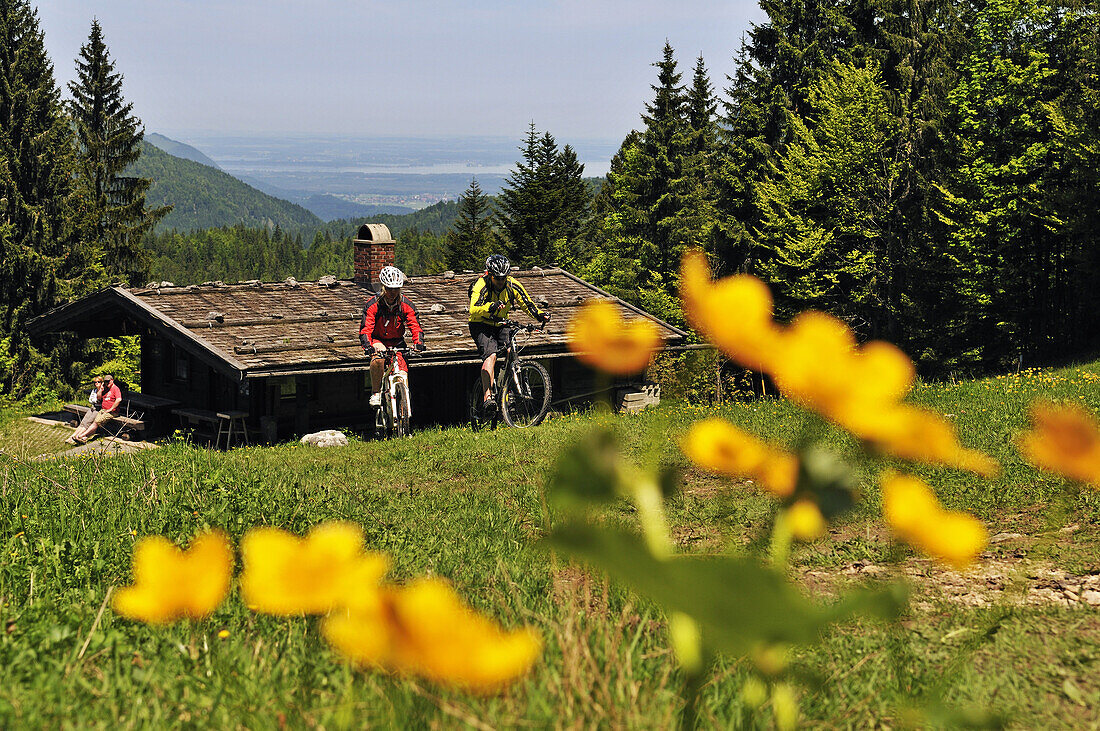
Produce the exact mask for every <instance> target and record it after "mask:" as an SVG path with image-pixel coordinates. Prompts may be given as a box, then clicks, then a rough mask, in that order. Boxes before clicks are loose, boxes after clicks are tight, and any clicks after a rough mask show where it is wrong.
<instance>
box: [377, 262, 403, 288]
mask: <svg viewBox="0 0 1100 731" xmlns="http://www.w3.org/2000/svg"><path fill="white" fill-rule="evenodd" d="M378 281H379V282H381V283H382V286H383V287H389V288H390V289H397V288H398V287H400V286H401V285H403V284H404V283H405V274H404V273H403V272H402V271H401V270H400V269H398V268H397V267H394V266H386V267H382V271H380V272H378Z"/></svg>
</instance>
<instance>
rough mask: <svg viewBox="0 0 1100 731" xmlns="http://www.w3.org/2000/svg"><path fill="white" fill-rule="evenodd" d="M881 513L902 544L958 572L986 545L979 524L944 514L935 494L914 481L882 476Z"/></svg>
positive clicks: (960, 515)
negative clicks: (908, 545)
mask: <svg viewBox="0 0 1100 731" xmlns="http://www.w3.org/2000/svg"><path fill="white" fill-rule="evenodd" d="M881 483H882V512H883V515H884V516H885V518H886V522H887V523H888V524H889V525H890V527H891V528H892V529H893V530H894V532H895V533H897V534H898V536H899V537H901V538H902V539H903V540H905V541H906V542H907V543H909V544H910V545H912V546H913V547H915V548H917V549H919V550H920V551H923V552H924V553H926V554H928V555H929V556H932V557H933V558H937V559H939V560H940V561H943V562H944V563H946V564H948V565H950V566H954V567H955V568H958V569H961V568H964V567H966V566H968V565H969V564H971V563H973V562H974V559H975V557H977V555H978V554H979V553H981V552H982V550H983V549H984V548H985V546H986V544H987V543H988V542H989V534H988V532H987V531H986V529H985V526H984V525H983V524H982V522H981V521H980V520H978V519H977V518H975V517H974V516H972V515H968V514H967V513H962V512H959V511H956V510H944V509H943V508H942V507H941V506H940V503H939V501H938V500H937V499H936V495H935V493H933V492H932V488H930V487H929V486H928V485H927V484H925V483H924V482H923V481H921V480H919V479H917V478H916V477H910V476H907V475H898V474H895V473H885V474H884V475H883V476H882V480H881Z"/></svg>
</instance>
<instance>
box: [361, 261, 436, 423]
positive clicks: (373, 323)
mask: <svg viewBox="0 0 1100 731" xmlns="http://www.w3.org/2000/svg"><path fill="white" fill-rule="evenodd" d="M378 281H380V282H381V283H382V291H381V292H380V293H379V294H376V295H374V297H372V298H371V299H370V301H369V302H367V306H366V307H364V308H363V319H362V320H361V321H360V323H359V342H361V343H362V344H363V351H364V352H366V351H368V350H370V351H372V353H371V362H370V387H371V397H370V405H371V406H381V405H382V393H381V389H382V353H383V352H385V351H386V349H387V348H404V347H406V344H405V328H406V326H407V327H408V328H409V332H410V333H412V339H413V348H414V349H415V350H418V351H419V350H424V344H423V342H421V337H422V335H423V330H421V328H420V321H419V320H418V319H417V317H416V308H415V307H413V306H412V304H411V303H410V302H409V301H408V300H407V299H405V298H404V297H403V296H402V295H401V287H402V286H404V284H405V275H404V273H402V271H401V270H400V269H398V268H397V267H393V266H387V267H382V271H380V272H379V273H378ZM397 369H398V370H400V371H401V372H402V373H408V372H409V368H408V365H407V364H406V363H405V359H404V358H403V357H402V356H401V354H400V353H398V354H397Z"/></svg>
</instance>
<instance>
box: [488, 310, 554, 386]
mask: <svg viewBox="0 0 1100 731" xmlns="http://www.w3.org/2000/svg"><path fill="white" fill-rule="evenodd" d="M501 325H504V326H507V328H508V348H507V349H506V350H505V353H504V362H503V363H501V360H500V354H499V353H498V354H497V363H498V364H499V365H498V373H497V374H495V375H494V378H493V390H492V396H493V399H494V400H498V399H499V398H500V394H501V392H502V391H503V390H504V379H505V378H508V379H509V380H510V381H511V382H512V386H513V387H514V388H515V389H516V393H522V392H523V389H522V388H521V385H522V384H521V383H520V381H519V377H518V376H517V374H516V363H517V362H518V361H519V354H520V353H521V352H523V348H524V347H526V343H524V344H523V345H519V344H518V343H516V333H517V332H519V331H520V330H526V331H527V332H528V333H531V332H533V331H535V330H541V329H542V328H541V327H538V328H536V327H534V326H533V325H524V324H522V323H519V322H516V321H515V320H505V321H504V322H502V323H501ZM524 395H525V396H529V395H530V394H527V393H525V394H524Z"/></svg>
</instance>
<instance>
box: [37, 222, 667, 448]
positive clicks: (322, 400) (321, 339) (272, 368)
mask: <svg viewBox="0 0 1100 731" xmlns="http://www.w3.org/2000/svg"><path fill="white" fill-rule="evenodd" d="M354 246H355V277H354V278H353V279H350V280H338V279H336V278H335V277H322V278H321V279H320V280H318V281H316V282H298V281H295V280H294V279H292V278H290V279H287V280H286V281H283V282H259V281H250V282H238V283H235V284H226V283H223V282H205V283H203V284H198V285H191V286H174V285H172V284H171V283H168V282H160V283H152V284H150V285H149V286H146V287H121V286H115V287H109V288H107V289H103V290H101V291H99V292H96V293H94V294H91V295H89V296H87V297H84V298H83V299H80V300H77V301H75V302H72V303H70V304H67V305H64V306H62V307H58V308H56V309H54V310H52V311H50V312H48V313H46V314H44V315H42V316H40V317H38V318H37V319H36V320H34V321H33V322H32V325H31V330H32V334H37V335H42V334H45V333H51V332H60V331H73V332H76V333H77V334H78V335H79V336H82V337H109V336H115V335H138V336H140V338H141V386H142V391H143V393H145V394H149V395H152V396H154V397H159V398H161V399H165V400H167V401H174V402H178V404H179V405H180V406H181V407H183V408H188V409H196V410H208V411H222V412H225V411H237V412H244V413H245V414H247V417H246V419H247V422H248V423H249V426H250V427H251V428H252V429H254V430H258V431H260V432H261V433H266V435H267V436H268V437H269V438H271V437H275V436H276V435H277V436H280V437H282V436H290V435H292V434H302V433H305V432H308V431H312V430H315V429H318V428H326V427H342V426H356V425H362V424H366V423H368V422H370V421H372V420H373V416H372V414H373V412H372V410H371V409H370V408H369V406H368V403H367V402H368V399H369V397H370V380H369V374H368V364H369V359H368V358H367V357H366V356H365V354H364V353H363V349H362V347H361V345H360V342H359V334H358V329H359V321H360V317H361V314H362V309H363V307H364V305H365V304H366V301H367V299H368V298H369V297H370V296H371V295H372V294H373V292H372V291H371V290H372V285H374V284H375V283H376V282H377V273H378V271H379V270H380V269H381V268H382V267H383V266H385V265H387V264H391V263H392V262H393V251H394V241H393V239H392V237H390V234H389V231H388V229H387V228H386V227H385V226H383V225H381V224H367V225H364V226H363V227H362V228H361V229H360V232H359V235H358V237H357V238H356V239H355V240H354ZM477 276H479V275H478V274H477V273H474V272H463V273H457V274H456V273H452V272H446V273H443V274H439V275H433V276H412V277H409V279H408V281H407V283H406V285H405V289H404V294H405V296H406V297H407V298H408V299H409V300H410V301H411V302H412V303H413V304H414V305H415V306H416V308H417V310H418V312H419V316H420V323H421V325H422V326H423V328H424V342H425V344H426V345H427V346H428V350H427V351H426V352H425V353H424V354H423V355H422V356H421V357H419V358H415V359H410V362H409V367H410V373H409V378H410V390H411V392H412V398H413V421H414V424H417V423H418V424H424V423H455V422H459V421H463V420H465V418H466V416H467V403H466V402H467V394H468V392H469V389H470V386H471V384H472V383H473V382H474V381H475V379H476V378H477V372H478V369H479V367H480V359H479V357H478V354H477V350H476V348H475V347H474V343H473V341H472V339H471V338H470V335H469V330H468V326H467V307H468V297H467V291H468V288H469V286H470V283H471V282H472V280H473V279H474V278H475V277H477ZM512 276H514V277H516V278H517V279H518V280H519V281H520V282H522V283H523V286H524V287H525V288H526V289H527V291H528V293H529V294H530V295H531V297H532V298H533V299H534V300H535V301H536V302H539V303H540V305H542V306H548V307H549V308H550V312H551V314H552V316H553V319H552V321H551V323H550V325H549V327H548V328H547V329H546V331H545V332H542V333H535V334H533V335H532V336H531V337H530V339H529V340H528V341H527V346H526V348H525V350H524V353H525V354H526V355H530V356H533V357H537V358H538V359H539V360H541V361H543V363H544V364H545V365H546V366H547V368H548V370H549V371H550V374H551V378H552V382H553V386H554V403H555V406H556V407H559V408H560V407H561V406H562V405H563V404H566V403H569V402H572V401H575V400H577V399H578V398H586V397H590V396H591V395H592V392H593V390H594V389H595V387H596V383H597V381H596V380H595V379H594V378H593V374H592V373H591V372H590V371H588V369H587V368H585V367H584V366H583V365H581V364H580V363H578V362H577V361H576V360H575V359H574V358H573V357H572V356H571V353H570V352H569V349H568V347H567V343H566V329H567V327H568V323H569V321H570V319H571V317H572V316H573V313H574V312H575V311H576V309H577V308H578V307H580V306H581V305H582V304H583V303H584V302H585V301H587V300H589V299H592V298H606V299H609V300H611V301H613V302H614V303H615V304H616V306H617V307H618V308H619V309H620V311H621V313H622V315H623V317H624V318H625V319H627V320H631V319H635V318H647V319H650V320H652V321H653V322H655V323H656V324H657V326H658V328H659V330H660V333H661V337H662V339H663V342H664V346H665V347H666V348H669V349H674V350H680V349H684V348H686V347H688V346H687V344H686V335H687V334H686V333H685V332H684V331H682V330H679V329H677V328H675V327H673V326H671V325H669V324H668V323H665V322H663V321H661V320H659V319H657V318H655V317H653V316H652V315H650V314H648V313H646V312H644V311H642V310H640V309H639V308H637V307H634V306H633V305H630V304H628V303H626V302H623V301H622V300H619V299H617V298H615V297H612V296H611V295H609V294H608V293H606V292H604V291H602V290H600V289H599V288H597V287H595V286H593V285H591V284H589V283H588V282H585V281H584V280H582V279H580V278H578V277H576V276H574V275H573V274H570V273H569V272H567V271H565V270H563V269H559V268H546V269H542V268H538V267H535V268H532V269H528V270H514V271H513V272H512ZM517 317H518V318H519V319H523V317H524V316H523V315H518V316H517ZM524 337H525V336H521V338H520V340H521V342H522V341H523V338H524ZM637 385H640V381H637V380H635V381H634V382H633V383H632V382H630V381H623V380H619V381H616V382H615V383H613V384H612V385H611V388H614V389H619V390H620V391H621V390H622V389H624V388H626V389H629V388H631V387H632V386H637ZM162 421H163V419H162ZM165 426H170V424H167V425H165Z"/></svg>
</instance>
